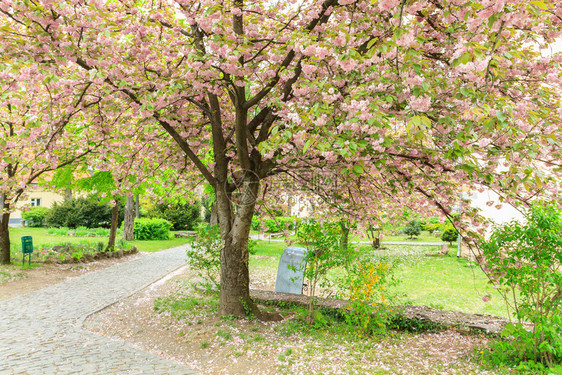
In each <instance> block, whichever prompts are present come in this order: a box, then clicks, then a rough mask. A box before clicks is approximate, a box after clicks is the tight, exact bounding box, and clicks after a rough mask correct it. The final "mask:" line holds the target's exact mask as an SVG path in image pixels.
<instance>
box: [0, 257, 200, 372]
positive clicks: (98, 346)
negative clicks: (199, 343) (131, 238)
mask: <svg viewBox="0 0 562 375" xmlns="http://www.w3.org/2000/svg"><path fill="white" fill-rule="evenodd" d="M185 249H186V248H185V246H181V247H176V248H173V249H169V250H165V251H160V252H158V253H154V254H151V255H148V256H145V257H142V258H138V259H135V260H132V261H130V262H125V263H121V264H118V265H115V266H113V267H110V268H106V269H103V270H100V271H97V272H92V273H89V274H86V275H84V276H81V277H78V278H74V279H70V280H67V281H65V282H63V283H60V284H56V285H53V286H50V287H47V288H44V289H41V290H38V291H35V292H31V293H28V294H25V295H21V296H18V297H15V298H12V299H9V300H5V301H0V374H57V375H61V374H174V375H175V374H196V372H195V371H192V370H190V369H188V368H186V367H184V366H182V365H179V364H177V363H174V362H171V361H168V360H166V359H163V358H160V357H158V356H155V355H153V354H150V353H146V352H143V351H140V350H137V349H134V348H131V347H128V346H126V345H124V344H123V343H119V342H116V341H112V340H109V339H106V338H104V337H100V336H96V335H94V334H91V333H88V332H86V331H83V330H82V323H83V321H84V319H86V317H87V316H88V315H91V314H92V313H94V312H96V311H98V310H100V309H103V308H104V307H106V306H108V305H111V304H112V303H114V302H117V301H119V300H121V299H123V298H125V297H128V296H130V295H131V294H133V293H135V292H137V291H139V290H140V289H142V288H144V287H146V286H147V285H149V284H151V283H153V282H154V281H156V280H158V279H160V278H162V277H164V276H166V275H167V274H168V273H170V272H172V271H174V270H176V269H177V268H179V267H181V266H182V265H184V264H185V262H186V255H185Z"/></svg>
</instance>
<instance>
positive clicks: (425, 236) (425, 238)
mask: <svg viewBox="0 0 562 375" xmlns="http://www.w3.org/2000/svg"><path fill="white" fill-rule="evenodd" d="M258 234H259V235H260V236H267V235H268V234H266V233H260V232H257V231H251V232H250V235H253V236H257V235H258ZM274 238H275V239H277V240H283V239H284V238H285V237H283V236H279V237H274ZM289 239H290V240H291V241H296V240H297V236H295V235H290V236H289ZM349 240H350V241H351V242H370V241H371V240H370V239H369V238H367V236H365V235H363V236H357V235H355V234H352V235H350V236H349ZM382 242H412V243H416V242H443V241H441V237H435V236H434V235H432V234H430V233H428V232H427V231H422V232H421V234H420V235H419V236H417V237H414V238H409V237H408V236H407V235H405V234H399V235H390V234H385V235H384V238H383V239H382Z"/></svg>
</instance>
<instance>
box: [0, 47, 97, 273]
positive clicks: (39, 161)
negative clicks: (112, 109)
mask: <svg viewBox="0 0 562 375" xmlns="http://www.w3.org/2000/svg"><path fill="white" fill-rule="evenodd" d="M11 46H12V45H10V43H7V44H6V45H4V44H3V45H2V47H0V48H2V51H1V54H2V56H3V58H5V59H6V58H7V61H6V60H2V61H0V87H1V90H2V91H1V95H0V196H1V199H0V210H1V212H0V262H1V263H3V264H9V263H10V237H9V220H10V213H11V212H12V210H14V208H15V206H16V204H17V203H18V202H19V201H21V200H22V198H24V197H25V194H26V192H27V190H28V189H29V188H30V186H31V184H33V183H35V182H37V179H38V178H39V177H40V176H42V175H44V174H46V173H49V172H52V171H54V170H57V169H58V168H62V167H65V166H67V165H69V164H72V163H75V162H77V161H78V160H80V159H82V158H84V157H86V156H87V155H88V154H90V153H91V152H92V151H93V150H95V149H96V148H98V147H99V145H100V144H101V143H102V142H103V140H104V136H103V134H101V135H100V134H97V133H95V132H94V131H93V130H94V128H95V127H96V119H95V118H94V117H92V113H91V111H93V110H95V109H96V107H97V103H96V102H95V100H94V99H93V98H92V97H91V96H89V94H88V90H89V88H90V84H89V83H88V82H83V81H80V80H68V79H67V80H64V79H60V78H58V77H57V76H54V75H53V74H52V73H51V72H49V71H45V70H42V69H41V67H37V66H36V65H26V64H20V63H19V62H18V61H17V60H15V59H10V55H11V53H12V52H13V51H11V50H10V47H11ZM6 49H7V50H8V52H7V53H6V54H4V52H5V51H6ZM65 73H68V72H65ZM57 74H59V75H63V72H58V73H57ZM65 75H66V74H65ZM22 77H25V78H22ZM86 118H88V121H89V122H90V124H91V128H87V127H84V126H83V122H84V121H86Z"/></svg>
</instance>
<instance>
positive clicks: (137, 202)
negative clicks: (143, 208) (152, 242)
mask: <svg viewBox="0 0 562 375" xmlns="http://www.w3.org/2000/svg"><path fill="white" fill-rule="evenodd" d="M139 195H140V194H137V195H136V196H135V217H136V218H137V219H140V197H139Z"/></svg>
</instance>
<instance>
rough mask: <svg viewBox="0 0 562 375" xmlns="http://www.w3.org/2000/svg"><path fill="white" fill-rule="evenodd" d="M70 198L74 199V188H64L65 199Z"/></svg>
mask: <svg viewBox="0 0 562 375" xmlns="http://www.w3.org/2000/svg"><path fill="white" fill-rule="evenodd" d="M70 199H72V189H71V188H66V189H64V200H65V201H68V200H70Z"/></svg>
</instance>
